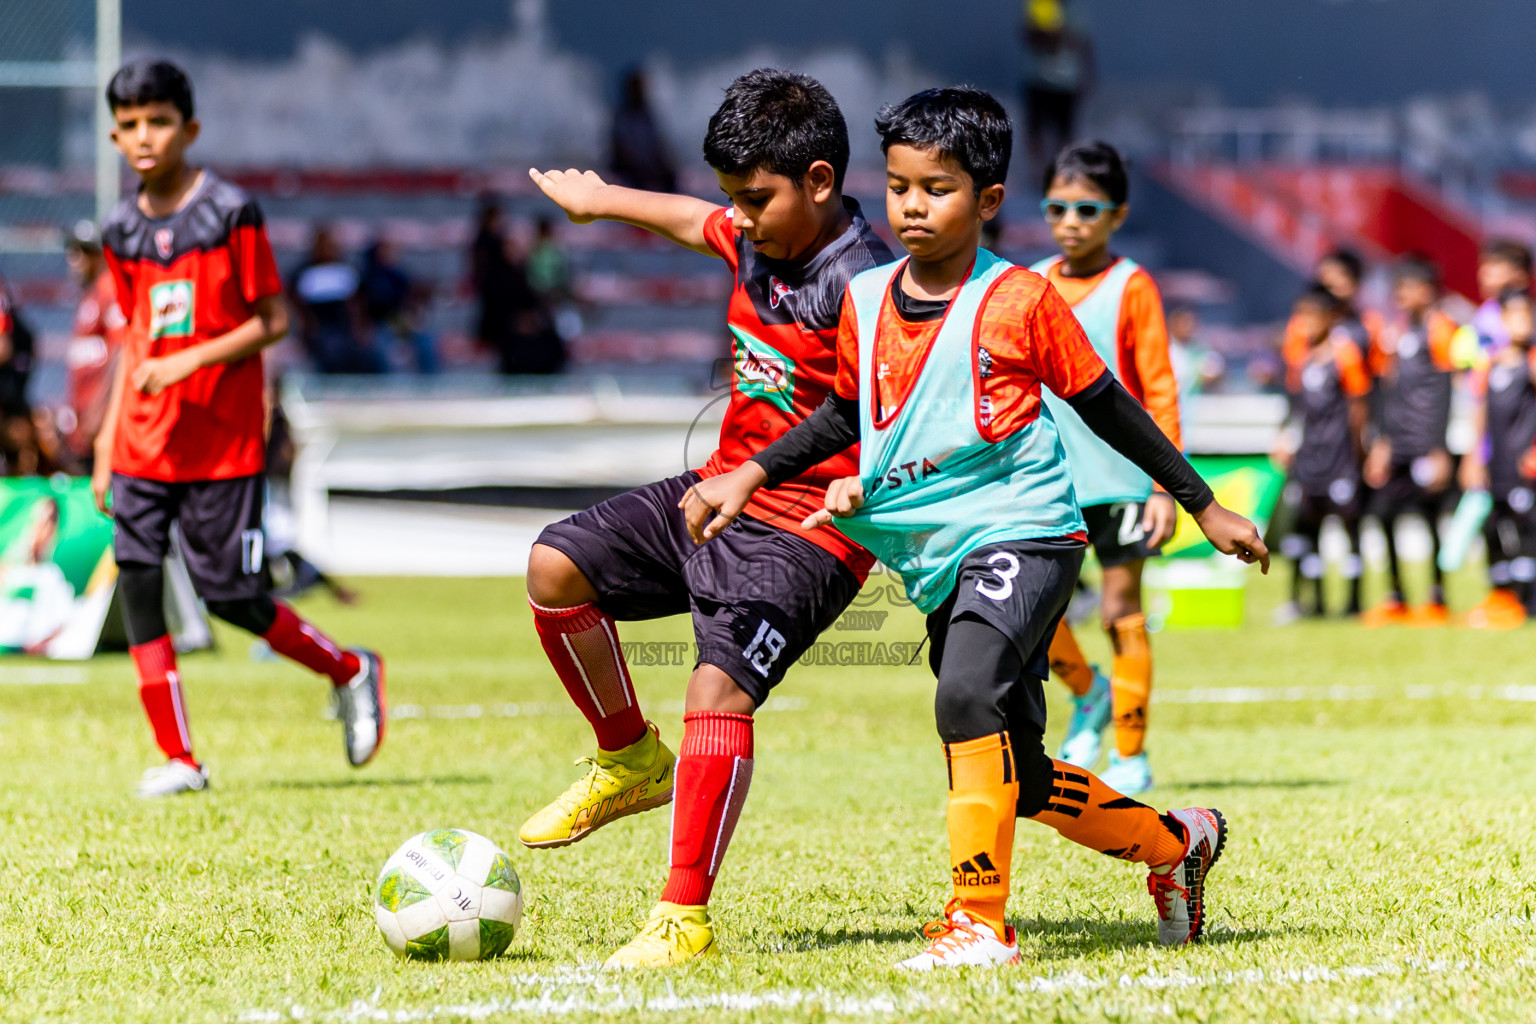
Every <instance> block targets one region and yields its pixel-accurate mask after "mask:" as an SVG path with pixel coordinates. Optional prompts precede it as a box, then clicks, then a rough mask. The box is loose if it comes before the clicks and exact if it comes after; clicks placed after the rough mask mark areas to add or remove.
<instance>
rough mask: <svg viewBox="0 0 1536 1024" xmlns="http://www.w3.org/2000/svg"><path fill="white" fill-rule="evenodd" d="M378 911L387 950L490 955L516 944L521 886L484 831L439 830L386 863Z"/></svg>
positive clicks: (377, 892)
mask: <svg viewBox="0 0 1536 1024" xmlns="http://www.w3.org/2000/svg"><path fill="white" fill-rule="evenodd" d="M373 916H374V920H375V921H377V922H378V925H379V931H380V932H382V933H383V934H384V941H385V943H387V944H388V945H389V948H390V949H392V950H394V951H395V952H396V953H398V954H400V955H401V956H406V957H412V958H414V959H419V960H486V959H489V958H490V957H493V956H499V955H500V954H501V953H502V952H504V951H505V950H506V948H507V946H508V945H509V944H510V943H511V942H512V937H513V935H515V934H516V932H517V925H518V921H519V920H521V919H522V916H523V887H522V883H521V882H519V881H518V878H517V872H516V871H514V870H513V869H512V860H511V858H510V857H508V856H507V854H506V852H505V851H504V850H502V849H501V847H499V846H497V845H496V844H495V843H493V842H491V841H490V840H489V839H487V838H485V836H482V835H478V834H476V833H474V832H470V831H468V830H467V829H462V828H438V829H433V830H432V831H430V832H423V833H421V834H420V835H416V836H412V837H411V838H409V839H407V840H406V841H405V844H404V845H403V846H401V847H400V849H398V850H396V851H395V852H394V855H393V856H391V857H390V858H389V860H387V861H385V862H384V869H383V870H382V871H380V872H379V881H378V884H376V885H375V886H374V893H373Z"/></svg>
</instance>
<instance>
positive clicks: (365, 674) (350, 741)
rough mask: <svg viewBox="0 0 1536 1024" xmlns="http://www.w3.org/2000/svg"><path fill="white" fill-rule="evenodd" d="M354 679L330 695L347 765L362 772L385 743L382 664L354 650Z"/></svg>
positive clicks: (373, 655) (374, 657) (387, 711)
mask: <svg viewBox="0 0 1536 1024" xmlns="http://www.w3.org/2000/svg"><path fill="white" fill-rule="evenodd" d="M351 653H352V654H355V655H357V660H358V662H359V667H358V670H357V675H355V676H353V677H352V679H351V680H350V681H349V682H348V683H347V684H346V685H345V686H338V687H336V688H335V689H333V690H332V691H331V700H332V701H333V706H334V707H335V710H336V718H337V719H338V720H339V721H340V722H341V739H342V743H343V744H344V745H345V747H346V751H347V761H348V763H349V764H351V765H352V767H354V768H361V767H362V766H363V765H365V764H367V763H368V762H369V761H371V760H373V755H375V754H377V753H378V752H379V747H380V746H381V745H382V744H383V743H384V726H385V725H386V724H387V721H388V717H389V709H388V706H387V704H386V703H385V700H384V660H383V659H382V658H380V657H379V656H378V655H377V654H375V653H373V652H372V651H360V650H355V651H352V652H351Z"/></svg>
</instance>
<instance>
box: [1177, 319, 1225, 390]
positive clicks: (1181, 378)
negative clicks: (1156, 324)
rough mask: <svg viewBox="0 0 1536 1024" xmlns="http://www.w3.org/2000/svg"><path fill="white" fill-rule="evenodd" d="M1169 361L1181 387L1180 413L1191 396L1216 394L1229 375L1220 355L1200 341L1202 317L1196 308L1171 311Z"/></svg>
mask: <svg viewBox="0 0 1536 1024" xmlns="http://www.w3.org/2000/svg"><path fill="white" fill-rule="evenodd" d="M1168 360H1169V362H1171V363H1172V364H1173V377H1174V380H1176V381H1178V384H1179V402H1180V406H1179V408H1180V409H1183V408H1184V406H1183V404H1182V403H1183V402H1184V401H1185V400H1186V399H1188V398H1189V397H1191V396H1192V395H1198V394H1201V393H1203V392H1208V391H1214V390H1215V389H1216V388H1217V387H1218V386H1219V385H1220V384H1221V379H1222V377H1223V376H1225V375H1226V372H1227V361H1226V360H1225V359H1223V358H1222V356H1221V353H1220V352H1217V351H1216V350H1215V349H1213V348H1211V347H1210V346H1209V345H1207V344H1206V343H1205V342H1204V341H1203V340H1202V339H1201V337H1200V314H1199V313H1196V312H1195V310H1194V307H1193V306H1175V307H1173V308H1172V309H1171V310H1169V311H1168Z"/></svg>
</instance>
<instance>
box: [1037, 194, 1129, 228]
mask: <svg viewBox="0 0 1536 1024" xmlns="http://www.w3.org/2000/svg"><path fill="white" fill-rule="evenodd" d="M1118 209H1120V204H1119V203H1108V202H1105V201H1104V200H1102V199H1079V200H1078V201H1077V202H1075V203H1068V202H1064V201H1062V200H1060V199H1042V200H1040V212H1041V213H1043V214H1045V219H1046V221H1047V223H1050V224H1059V223H1061V222H1062V221H1063V220H1065V219H1066V216H1067V212H1068V211H1069V210H1070V211H1071V212H1072V213H1075V214H1077V219H1078V220H1079V221H1080V222H1081V223H1083V224H1092V223H1093V222H1094V221H1096V220H1098V219H1099V218H1100V217H1102V216H1104V214H1106V213H1108V212H1110V211H1111V210H1118Z"/></svg>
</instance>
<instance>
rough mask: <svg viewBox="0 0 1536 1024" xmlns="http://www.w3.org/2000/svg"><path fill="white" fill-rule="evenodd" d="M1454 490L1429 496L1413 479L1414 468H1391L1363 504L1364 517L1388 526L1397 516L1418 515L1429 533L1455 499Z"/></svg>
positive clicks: (1447, 489) (1436, 525)
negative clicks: (1405, 514) (1382, 482)
mask: <svg viewBox="0 0 1536 1024" xmlns="http://www.w3.org/2000/svg"><path fill="white" fill-rule="evenodd" d="M1454 492H1455V488H1454V487H1447V488H1446V489H1445V490H1443V491H1439V492H1435V493H1432V492H1430V491H1429V490H1427V489H1425V488H1424V486H1423V485H1422V484H1420V483H1419V482H1418V481H1417V480H1415V479H1414V478H1413V465H1412V464H1411V463H1410V464H1407V465H1398V466H1393V467H1392V470H1391V473H1390V475H1389V476H1388V477H1387V481H1386V483H1384V484H1382V485H1381V486H1380V487H1378V488H1376V489H1375V490H1373V491H1372V492H1371V495H1370V497H1369V498H1367V499H1366V502H1365V512H1366V514H1367V515H1372V516H1375V517H1376V518H1377V519H1379V520H1381V521H1382V522H1383V523H1390V522H1392V521H1393V520H1395V519H1396V518H1397V517H1398V516H1399V515H1402V514H1404V513H1407V512H1417V513H1418V514H1419V515H1420V516H1422V517H1423V518H1424V520H1425V521H1426V522H1427V523H1428V524H1429V528H1430V529H1431V530H1438V529H1439V525H1440V524H1439V519H1440V515H1441V514H1442V513H1443V512H1444V511H1445V510H1446V508H1447V507H1448V506H1449V503H1450V502H1451V501H1452V500H1453V499H1454V497H1455V494H1454Z"/></svg>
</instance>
